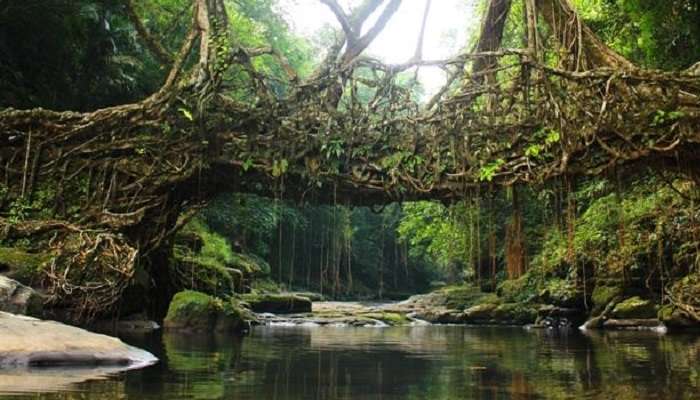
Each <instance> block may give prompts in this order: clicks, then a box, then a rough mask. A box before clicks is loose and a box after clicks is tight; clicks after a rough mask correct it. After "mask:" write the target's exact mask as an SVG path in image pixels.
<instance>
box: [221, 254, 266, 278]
mask: <svg viewBox="0 0 700 400" xmlns="http://www.w3.org/2000/svg"><path fill="white" fill-rule="evenodd" d="M226 266H227V267H229V268H235V269H237V270H240V271H241V272H243V274H244V275H245V276H248V277H256V276H261V275H265V274H268V273H270V266H269V264H267V262H265V260H263V259H261V258H259V257H256V256H254V255H250V254H241V253H233V255H232V257H231V260H229V261H228V262H227V263H226Z"/></svg>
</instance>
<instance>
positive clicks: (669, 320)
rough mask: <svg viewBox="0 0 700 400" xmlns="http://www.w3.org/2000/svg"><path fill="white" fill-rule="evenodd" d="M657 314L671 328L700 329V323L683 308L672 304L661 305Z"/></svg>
mask: <svg viewBox="0 0 700 400" xmlns="http://www.w3.org/2000/svg"><path fill="white" fill-rule="evenodd" d="M657 316H658V318H659V320H660V321H661V322H663V323H664V325H666V326H667V327H668V328H669V329H700V323H698V322H696V321H694V320H692V319H691V318H690V317H689V316H688V314H686V313H685V312H684V311H683V310H681V309H679V308H677V307H674V306H672V305H665V306H663V307H661V309H660V310H659V312H658V314H657Z"/></svg>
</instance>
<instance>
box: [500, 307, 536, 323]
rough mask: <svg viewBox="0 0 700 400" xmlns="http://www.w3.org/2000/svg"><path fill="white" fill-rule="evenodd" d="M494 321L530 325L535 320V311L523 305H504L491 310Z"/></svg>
mask: <svg viewBox="0 0 700 400" xmlns="http://www.w3.org/2000/svg"><path fill="white" fill-rule="evenodd" d="M492 315H493V318H494V320H496V321H498V322H502V323H508V324H518V325H524V324H531V323H533V322H535V319H537V310H536V309H535V308H533V307H531V306H529V305H527V304H524V303H505V304H501V305H499V306H498V307H496V309H495V310H493V313H492Z"/></svg>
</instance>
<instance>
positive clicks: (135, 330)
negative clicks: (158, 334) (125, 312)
mask: <svg viewBox="0 0 700 400" xmlns="http://www.w3.org/2000/svg"><path fill="white" fill-rule="evenodd" d="M94 327H95V330H97V331H100V332H105V333H112V332H113V333H121V334H132V335H133V334H144V333H151V332H155V331H157V330H158V329H160V325H158V323H157V322H155V321H151V320H149V319H148V318H146V316H145V315H141V314H137V315H130V316H128V317H125V318H123V319H120V320H117V321H110V320H102V321H97V322H96V323H95V324H94Z"/></svg>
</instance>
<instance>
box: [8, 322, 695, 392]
mask: <svg viewBox="0 0 700 400" xmlns="http://www.w3.org/2000/svg"><path fill="white" fill-rule="evenodd" d="M126 340H127V341H131V343H132V344H135V345H140V346H142V347H145V348H147V349H148V350H150V351H152V352H153V353H155V354H156V355H158V356H159V357H161V359H162V360H163V361H162V362H161V363H160V364H158V365H156V366H153V367H150V368H147V369H145V370H140V371H130V372H128V373H125V374H120V375H117V376H113V377H110V378H109V379H107V380H101V381H91V382H87V383H82V384H78V385H72V386H71V390H72V391H68V392H66V391H63V392H61V393H44V394H40V395H38V396H37V395H31V396H27V397H28V398H29V397H31V398H47V399H54V398H57V399H58V398H60V399H77V398H80V399H85V398H122V399H185V398H187V399H274V400H276V399H280V400H283V399H290V400H291V399H318V400H320V399H382V400H389V399H426V398H427V399H468V398H475V399H540V398H546V399H580V398H588V399H610V398H615V399H616V400H627V399H635V400H636V399H692V398H698V397H699V396H698V394H700V370H699V369H698V368H699V367H698V362H699V361H700V337H697V336H671V335H668V336H659V335H656V334H654V333H651V332H613V333H605V334H600V333H591V334H588V335H582V334H580V333H578V332H573V333H571V334H569V335H553V334H551V333H548V332H546V331H524V330H522V329H519V328H512V329H511V328H469V327H457V326H426V327H402V328H398V327H397V328H384V329H373V328H331V327H326V328H304V327H290V328H282V327H258V328H256V329H254V331H253V332H252V334H251V335H250V336H248V337H245V338H235V337H228V336H207V335H199V336H188V335H164V336H162V337H159V336H154V337H150V338H141V339H129V338H126ZM37 378H38V376H37ZM0 379H2V378H0ZM0 382H2V381H1V380H0ZM59 389H60V390H63V389H65V387H61V388H59Z"/></svg>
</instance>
